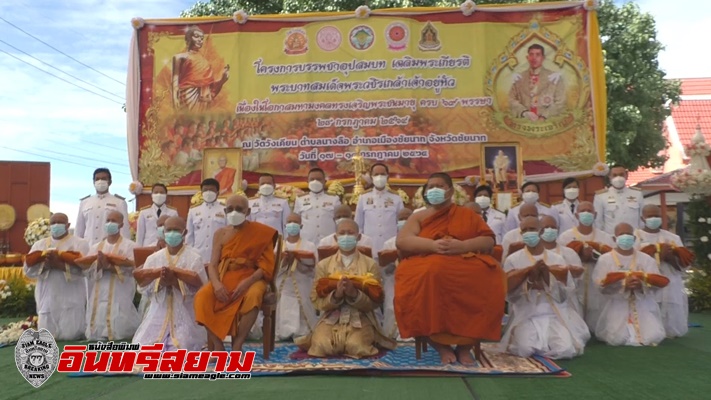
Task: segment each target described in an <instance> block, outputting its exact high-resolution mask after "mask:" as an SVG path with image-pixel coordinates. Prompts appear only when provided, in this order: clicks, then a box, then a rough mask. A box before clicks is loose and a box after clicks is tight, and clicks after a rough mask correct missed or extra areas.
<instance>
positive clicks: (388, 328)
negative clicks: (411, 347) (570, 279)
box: [381, 235, 401, 340]
mask: <svg viewBox="0 0 711 400" xmlns="http://www.w3.org/2000/svg"><path fill="white" fill-rule="evenodd" d="M396 239H397V235H396V236H393V237H391V238H390V239H388V240H386V241H385V243H384V244H383V248H382V250H381V251H385V250H397V246H396V245H395V242H396ZM396 267H397V262H396V263H395V264H390V265H388V266H387V267H385V268H383V270H382V273H381V276H382V278H383V294H384V295H385V297H384V300H383V333H384V334H385V336H387V337H389V338H391V339H397V340H400V339H401V338H400V331H399V330H398V329H397V321H396V320H395V306H394V304H393V301H394V300H395V268H396Z"/></svg>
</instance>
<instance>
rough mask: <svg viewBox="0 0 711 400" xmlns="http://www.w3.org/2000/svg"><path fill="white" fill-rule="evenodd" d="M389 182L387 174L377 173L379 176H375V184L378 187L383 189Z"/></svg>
mask: <svg viewBox="0 0 711 400" xmlns="http://www.w3.org/2000/svg"><path fill="white" fill-rule="evenodd" d="M387 184H388V177H387V175H377V176H374V177H373V186H375V188H376V189H382V188H384V187H385V185H387Z"/></svg>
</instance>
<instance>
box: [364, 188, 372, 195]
mask: <svg viewBox="0 0 711 400" xmlns="http://www.w3.org/2000/svg"><path fill="white" fill-rule="evenodd" d="M372 191H373V188H370V189H368V190H366V191H364V192H363V194H366V193H370V192H372Z"/></svg>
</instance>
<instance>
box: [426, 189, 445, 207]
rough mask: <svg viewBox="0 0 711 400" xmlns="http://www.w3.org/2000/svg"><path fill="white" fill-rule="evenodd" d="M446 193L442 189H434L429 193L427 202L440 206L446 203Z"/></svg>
mask: <svg viewBox="0 0 711 400" xmlns="http://www.w3.org/2000/svg"><path fill="white" fill-rule="evenodd" d="M445 193H446V191H445V190H444V189H440V188H432V189H430V190H428V191H427V201H428V202H429V203H430V204H432V205H433V206H436V205H438V204H442V203H444V194H445Z"/></svg>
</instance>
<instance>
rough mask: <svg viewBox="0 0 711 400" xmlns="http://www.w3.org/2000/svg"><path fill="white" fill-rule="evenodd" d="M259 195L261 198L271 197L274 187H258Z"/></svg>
mask: <svg viewBox="0 0 711 400" xmlns="http://www.w3.org/2000/svg"><path fill="white" fill-rule="evenodd" d="M259 194H261V195H262V196H271V195H273V194H274V186H272V185H266V184H265V185H262V186H260V187H259Z"/></svg>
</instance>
